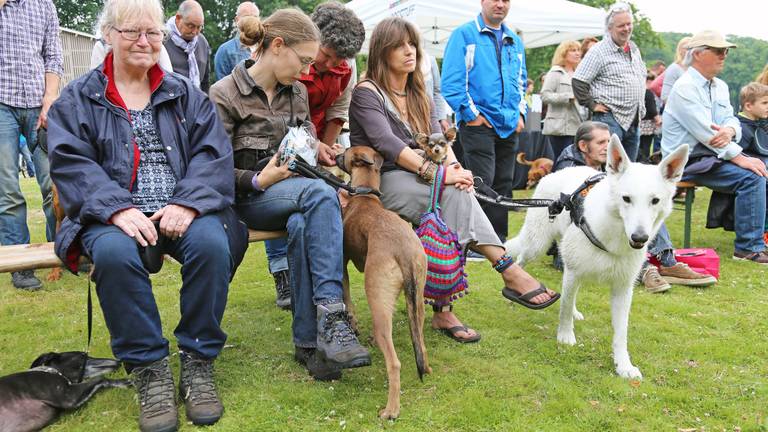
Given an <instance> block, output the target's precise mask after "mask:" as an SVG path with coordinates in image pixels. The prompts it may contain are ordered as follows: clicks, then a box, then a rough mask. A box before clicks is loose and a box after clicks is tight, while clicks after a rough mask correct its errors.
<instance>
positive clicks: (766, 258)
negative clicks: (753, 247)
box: [733, 251, 768, 265]
mask: <svg viewBox="0 0 768 432" xmlns="http://www.w3.org/2000/svg"><path fill="white" fill-rule="evenodd" d="M733 259H735V260H739V261H754V262H756V263H758V264H762V265H766V264H768V252H766V251H762V252H739V251H733Z"/></svg>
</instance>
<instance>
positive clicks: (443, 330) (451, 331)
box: [435, 325, 482, 343]
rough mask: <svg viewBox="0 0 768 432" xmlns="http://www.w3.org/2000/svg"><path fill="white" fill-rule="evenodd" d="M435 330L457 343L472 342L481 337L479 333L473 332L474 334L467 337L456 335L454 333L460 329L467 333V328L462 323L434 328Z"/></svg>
mask: <svg viewBox="0 0 768 432" xmlns="http://www.w3.org/2000/svg"><path fill="white" fill-rule="evenodd" d="M435 330H438V331H439V332H440V333H444V334H445V335H446V336H448V337H449V338H451V339H453V340H455V341H456V342H459V343H474V342H477V341H479V340H480V339H481V338H482V336H480V333H475V335H474V336H470V337H467V338H463V337H460V336H458V335H457V334H456V333H458V332H461V331H463V332H466V333H469V329H468V328H467V326H463V325H460V326H454V327H451V328H436V329H435Z"/></svg>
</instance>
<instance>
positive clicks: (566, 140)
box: [544, 135, 573, 161]
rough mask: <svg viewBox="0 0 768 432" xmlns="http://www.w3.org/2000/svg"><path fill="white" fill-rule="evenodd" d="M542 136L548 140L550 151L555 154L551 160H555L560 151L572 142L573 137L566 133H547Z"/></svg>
mask: <svg viewBox="0 0 768 432" xmlns="http://www.w3.org/2000/svg"><path fill="white" fill-rule="evenodd" d="M544 138H545V139H546V140H547V141H549V145H550V146H551V147H552V152H554V154H555V157H554V158H553V159H552V160H553V161H556V160H557V158H558V157H559V156H560V153H562V152H563V150H565V148H566V147H568V146H569V145H571V144H573V137H572V136H568V135H547V136H545V137H544Z"/></svg>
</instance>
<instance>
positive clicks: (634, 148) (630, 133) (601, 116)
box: [592, 112, 640, 162]
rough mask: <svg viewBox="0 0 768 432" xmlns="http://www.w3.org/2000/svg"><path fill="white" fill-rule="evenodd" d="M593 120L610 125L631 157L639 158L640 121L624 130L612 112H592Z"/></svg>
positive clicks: (634, 159)
mask: <svg viewBox="0 0 768 432" xmlns="http://www.w3.org/2000/svg"><path fill="white" fill-rule="evenodd" d="M592 121H599V122H603V123H605V124H607V125H608V128H609V129H610V132H611V135H613V134H616V136H618V137H619V139H620V140H621V145H622V146H623V147H624V150H625V151H626V152H627V156H629V159H630V160H631V161H632V162H634V161H636V160H637V152H638V151H639V149H640V128H639V127H638V126H639V123H638V122H637V121H635V122H634V123H632V125H630V126H629V129H627V130H624V129H623V128H622V127H621V125H619V122H617V121H616V119H615V118H614V117H613V114H611V113H609V112H608V113H601V112H596V113H592Z"/></svg>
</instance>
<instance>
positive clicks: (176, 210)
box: [149, 204, 197, 240]
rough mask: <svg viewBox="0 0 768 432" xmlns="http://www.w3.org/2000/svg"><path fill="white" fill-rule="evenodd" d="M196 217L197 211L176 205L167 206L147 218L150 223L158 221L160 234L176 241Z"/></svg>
mask: <svg viewBox="0 0 768 432" xmlns="http://www.w3.org/2000/svg"><path fill="white" fill-rule="evenodd" d="M195 217H197V211H196V210H194V209H191V208H189V207H184V206H180V205H177V204H168V205H167V206H165V207H163V208H161V209H160V210H158V211H157V212H156V213H155V214H153V215H152V217H150V218H149V220H151V221H152V222H154V221H158V220H159V221H160V234H162V235H164V236H166V237H168V238H169V239H171V240H176V239H178V238H179V237H181V236H183V235H184V233H185V232H187V228H189V226H190V225H192V221H193V220H195Z"/></svg>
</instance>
